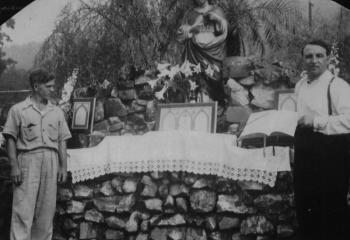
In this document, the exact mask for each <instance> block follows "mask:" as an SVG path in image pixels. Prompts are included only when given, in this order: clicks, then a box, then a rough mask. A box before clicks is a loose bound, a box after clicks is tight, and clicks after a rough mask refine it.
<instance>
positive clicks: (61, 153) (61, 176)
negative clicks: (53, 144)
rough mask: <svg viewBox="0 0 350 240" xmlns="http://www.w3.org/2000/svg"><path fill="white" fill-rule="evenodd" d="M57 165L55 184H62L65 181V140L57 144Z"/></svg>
mask: <svg viewBox="0 0 350 240" xmlns="http://www.w3.org/2000/svg"><path fill="white" fill-rule="evenodd" d="M58 163H59V165H58V174H57V182H58V183H63V182H65V181H66V180H67V144H66V141H65V140H60V141H59V142H58Z"/></svg>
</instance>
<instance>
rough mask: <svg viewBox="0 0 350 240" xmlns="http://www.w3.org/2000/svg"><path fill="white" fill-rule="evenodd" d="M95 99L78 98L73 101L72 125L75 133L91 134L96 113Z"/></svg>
mask: <svg viewBox="0 0 350 240" xmlns="http://www.w3.org/2000/svg"><path fill="white" fill-rule="evenodd" d="M95 102H96V99H95V98H76V99H73V104H72V113H73V117H72V125H71V129H72V131H73V132H79V133H91V132H92V127H93V122H94V112H95Z"/></svg>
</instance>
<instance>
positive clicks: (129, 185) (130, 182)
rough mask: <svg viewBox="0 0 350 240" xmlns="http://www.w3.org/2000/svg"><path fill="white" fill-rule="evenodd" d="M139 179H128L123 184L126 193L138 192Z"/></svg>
mask: <svg viewBox="0 0 350 240" xmlns="http://www.w3.org/2000/svg"><path fill="white" fill-rule="evenodd" d="M136 188H137V181H136V179H132V178H130V179H126V180H125V181H124V184H123V190H124V192H126V193H134V192H136Z"/></svg>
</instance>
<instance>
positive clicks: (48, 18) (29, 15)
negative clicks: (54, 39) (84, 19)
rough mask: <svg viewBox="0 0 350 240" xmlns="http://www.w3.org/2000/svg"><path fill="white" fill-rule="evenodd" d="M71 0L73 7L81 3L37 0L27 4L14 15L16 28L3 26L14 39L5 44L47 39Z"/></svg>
mask: <svg viewBox="0 0 350 240" xmlns="http://www.w3.org/2000/svg"><path fill="white" fill-rule="evenodd" d="M69 2H71V3H72V5H73V7H74V6H78V5H79V0H35V1H33V2H32V3H31V4H29V5H27V6H26V7H25V8H23V9H22V10H21V11H20V12H18V13H17V14H16V15H14V16H13V19H14V20H15V29H7V28H6V27H4V28H3V30H4V31H5V32H6V33H7V34H8V35H9V36H10V37H11V39H12V42H8V43H5V46H10V45H13V44H15V45H21V44H25V43H28V42H33V41H34V42H41V41H43V40H44V39H46V38H47V37H48V36H49V35H50V34H51V32H52V30H53V29H54V27H55V22H56V19H57V17H58V15H59V13H60V12H61V10H62V9H63V7H64V6H65V5H66V4H68V3H69Z"/></svg>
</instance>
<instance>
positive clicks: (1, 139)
mask: <svg viewBox="0 0 350 240" xmlns="http://www.w3.org/2000/svg"><path fill="white" fill-rule="evenodd" d="M4 143H5V138H4V135H2V133H0V146H2V145H3V144H4Z"/></svg>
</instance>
